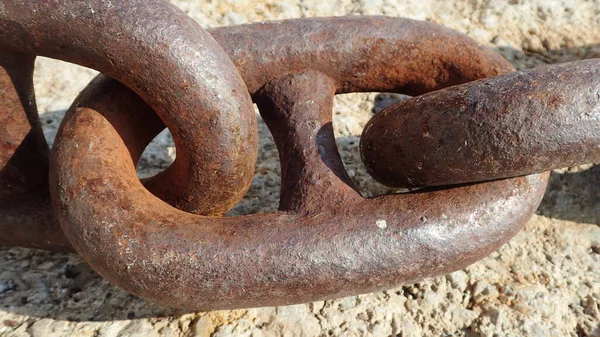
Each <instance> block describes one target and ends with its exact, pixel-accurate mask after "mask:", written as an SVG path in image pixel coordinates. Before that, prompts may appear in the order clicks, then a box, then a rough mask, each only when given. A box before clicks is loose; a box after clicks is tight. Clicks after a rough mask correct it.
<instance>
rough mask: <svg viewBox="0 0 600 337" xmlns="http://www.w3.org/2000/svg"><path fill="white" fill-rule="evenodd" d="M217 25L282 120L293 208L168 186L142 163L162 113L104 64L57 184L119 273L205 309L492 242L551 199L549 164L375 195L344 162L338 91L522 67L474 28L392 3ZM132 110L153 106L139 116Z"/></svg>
mask: <svg viewBox="0 0 600 337" xmlns="http://www.w3.org/2000/svg"><path fill="white" fill-rule="evenodd" d="M210 32H211V34H213V36H214V37H215V38H216V40H217V41H218V42H219V43H220V44H221V46H222V47H223V48H224V50H225V51H226V52H227V53H228V55H229V57H230V58H231V60H232V61H233V63H234V64H235V65H236V66H237V67H238V69H239V70H240V73H241V74H242V76H243V78H244V81H245V83H246V84H247V86H248V90H249V92H250V94H251V95H252V96H253V98H254V100H255V101H256V103H257V104H258V106H259V109H260V111H261V114H262V115H263V117H264V119H265V121H266V122H267V124H268V126H269V128H270V129H271V132H272V133H273V135H274V138H275V141H276V143H277V147H278V149H279V153H280V157H281V163H282V180H283V182H282V193H281V195H282V197H281V203H280V211H279V212H276V213H273V214H254V215H247V216H240V217H206V216H200V215H194V214H191V213H186V212H182V211H180V210H177V209H176V208H173V207H172V206H170V205H168V204H166V203H164V202H163V201H161V200H160V199H158V198H157V197H155V196H154V195H152V194H151V193H150V192H149V191H148V190H147V189H146V188H144V186H143V185H142V183H141V182H140V181H139V180H138V179H137V175H136V172H135V165H134V164H135V161H136V160H137V158H138V157H139V154H140V153H141V150H142V149H143V148H144V147H145V145H146V143H147V142H148V141H149V140H150V139H151V138H152V135H153V134H154V133H155V132H157V131H159V129H160V127H159V125H158V124H157V123H154V122H152V123H151V124H152V125H153V126H152V130H151V131H144V130H140V131H135V126H136V125H138V123H139V120H136V119H133V118H132V116H135V117H136V118H144V119H146V118H152V117H148V116H149V115H148V114H150V115H151V111H150V110H149V108H148V107H140V108H139V109H138V108H136V107H135V105H136V104H138V103H141V100H139V99H137V100H136V99H135V98H132V94H131V93H129V94H128V93H126V89H125V87H123V86H120V85H119V84H118V83H116V82H114V81H112V80H110V79H107V78H104V77H100V78H97V79H96V80H95V81H94V82H93V83H92V84H91V85H90V86H89V87H88V88H86V90H85V91H84V92H83V93H82V95H81V96H80V97H79V98H78V99H77V100H76V104H75V105H74V106H73V107H72V108H71V109H70V110H69V112H68V113H67V116H66V117H65V120H64V121H63V125H62V127H61V130H60V132H59V135H58V136H57V140H56V143H55V148H54V150H53V154H52V164H51V184H50V186H51V188H50V189H51V193H52V197H53V202H54V206H55V207H54V208H55V211H56V215H57V217H58V219H59V221H60V223H61V226H62V228H63V230H64V231H65V234H66V235H67V237H68V238H69V240H70V241H71V242H72V243H73V245H74V247H75V248H76V250H77V251H78V252H79V253H80V254H82V256H83V257H84V258H85V259H86V261H87V262H88V263H89V264H90V265H91V266H92V267H93V268H94V269H95V270H96V271H98V272H99V273H100V274H101V275H103V276H104V277H106V278H107V279H108V280H109V281H111V282H112V283H113V284H116V285H118V286H120V287H122V288H124V289H126V290H127V291H129V292H131V293H133V294H135V295H137V296H141V297H145V298H148V299H151V300H153V301H155V302H158V303H161V304H163V305H168V306H176V307H185V308H190V309H202V310H207V309H226V308H242V307H254V306H266V305H279V304H290V303H298V302H307V301H314V300H320V299H325V298H331V297H336V296H344V295H349V294H356V293H363V292H369V291H375V290H380V289H385V288H389V287H392V286H395V285H398V284H402V283H407V282H413V281H416V280H418V279H421V278H423V277H426V276H430V275H437V274H443V273H446V272H449V271H452V270H455V269H459V268H462V267H464V266H467V265H468V264H470V263H472V262H474V261H476V260H478V259H480V258H482V257H484V256H486V255H487V254H489V253H490V252H491V251H493V250H495V249H496V248H497V247H499V246H500V245H501V244H503V243H504V242H506V241H507V240H508V239H509V238H510V237H512V235H514V234H516V233H517V232H518V231H519V230H520V229H521V227H522V225H523V224H524V223H525V222H526V221H527V220H528V219H529V217H530V216H531V214H533V212H534V210H535V208H536V207H537V205H538V203H539V202H540V200H541V197H542V195H543V193H544V190H545V187H546V180H547V174H544V175H532V176H528V177H521V178H514V179H508V180H499V181H494V182H488V183H483V184H477V185H467V186H462V187H456V188H452V189H445V190H438V191H428V192H422V193H412V194H404V195H387V196H381V197H378V198H374V199H365V198H363V197H362V196H361V195H360V194H359V193H358V192H356V191H355V190H354V189H353V185H352V182H351V180H350V179H349V178H348V176H347V174H346V172H345V170H344V168H343V164H342V162H341V159H340V156H339V153H338V152H337V148H336V145H335V140H334V136H333V128H332V125H331V117H332V116H331V106H332V100H333V95H334V94H335V93H342V92H354V91H372V90H393V91H398V92H402V93H410V94H421V93H425V92H428V91H431V90H435V89H440V88H443V87H446V86H450V85H454V84H458V83H462V82H466V81H471V80H476V79H480V78H484V77H488V76H495V75H499V74H503V73H507V72H510V71H512V67H511V66H510V64H509V63H508V62H507V61H506V60H504V59H503V58H502V57H500V56H499V55H498V54H496V53H494V52H493V51H491V50H489V49H487V48H484V47H481V46H480V45H479V44H477V43H476V42H474V41H473V40H471V39H469V38H467V37H466V36H464V35H461V34H458V33H456V32H454V31H451V30H449V29H445V28H442V27H439V26H436V25H433V24H430V23H424V22H417V21H412V20H406V19H398V18H384V17H349V18H327V19H302V20H289V21H281V22H273V23H262V24H252V25H243V26H236V27H225V28H219V29H215V30H211V31H210ZM387 69H391V70H392V71H387ZM122 109H123V110H122ZM126 110H135V111H137V112H136V113H135V114H130V115H127V117H125V115H124V114H123V112H124V111H126ZM154 121H155V122H157V121H158V120H156V119H154ZM90 147H92V148H93V151H89V148H90Z"/></svg>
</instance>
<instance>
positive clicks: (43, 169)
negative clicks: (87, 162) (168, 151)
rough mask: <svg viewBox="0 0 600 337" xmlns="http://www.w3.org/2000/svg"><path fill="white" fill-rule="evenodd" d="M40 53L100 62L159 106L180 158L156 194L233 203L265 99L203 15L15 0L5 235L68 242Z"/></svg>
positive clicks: (4, 58) (23, 241)
mask: <svg viewBox="0 0 600 337" xmlns="http://www.w3.org/2000/svg"><path fill="white" fill-rule="evenodd" d="M133 22H135V24H132V23H133ZM36 55H44V56H49V57H53V58H58V59H61V60H65V61H69V62H74V63H78V64H81V65H84V66H89V67H91V68H94V69H97V70H99V71H101V72H103V73H105V74H107V75H109V76H111V77H113V78H116V79H118V80H120V81H121V82H123V83H125V84H126V85H127V86H129V87H131V88H132V89H134V91H135V92H137V93H138V94H139V95H140V96H141V97H142V98H143V99H144V100H145V101H146V102H148V103H150V104H151V105H152V106H153V108H154V109H155V111H157V113H158V115H159V116H161V118H162V119H163V120H164V121H165V123H166V124H167V125H168V126H169V127H170V128H171V130H173V134H174V137H175V142H176V144H177V146H178V148H179V149H180V151H179V155H178V157H177V161H176V162H175V163H174V165H172V166H171V167H170V169H169V170H168V171H166V172H165V173H164V174H163V175H161V176H160V177H157V179H155V181H154V182H155V183H154V184H153V185H152V187H151V188H152V191H153V192H154V193H155V194H157V195H159V196H161V197H163V198H164V199H165V200H167V201H169V202H170V203H172V204H174V205H177V206H178V207H180V208H182V209H185V210H188V211H197V212H201V213H205V214H222V213H223V212H225V211H226V210H227V209H229V208H230V207H231V206H232V205H234V204H235V203H236V202H237V201H239V200H240V199H241V198H242V197H243V195H244V193H245V192H246V190H247V189H248V187H249V185H250V182H251V179H252V176H253V174H252V172H253V170H254V163H255V161H256V156H257V132H256V120H255V116H254V110H253V108H252V104H251V100H250V97H249V96H248V94H247V91H246V89H245V86H244V84H243V82H242V80H241V78H240V76H239V74H238V73H237V71H236V70H235V68H234V66H233V64H232V63H231V61H230V60H229V59H228V58H227V56H226V55H225V53H224V52H223V50H222V49H221V48H220V47H219V46H218V44H217V43H216V42H215V41H214V39H213V38H212V37H211V36H210V35H209V34H208V33H207V32H206V31H204V30H203V29H202V28H201V27H200V26H199V25H198V24H197V23H196V22H195V21H194V20H193V19H191V18H190V17H188V16H187V15H185V14H184V13H183V12H182V11H181V10H179V9H178V8H177V7H175V6H173V5H170V4H169V3H168V2H166V1H159V0H152V1H142V0H134V1H126V2H119V3H112V2H106V1H101V0H93V1H84V2H71V1H59V0H53V1H41V2H31V1H19V0H14V1H5V2H3V3H2V7H1V10H0V67H1V68H2V70H3V71H2V72H0V75H1V76H2V84H3V85H4V87H3V95H6V96H7V103H8V104H6V105H5V106H3V107H2V108H1V109H2V114H1V117H0V118H2V119H3V121H4V119H8V120H7V121H6V122H7V123H6V124H3V126H4V125H6V127H5V128H6V131H4V132H3V133H2V134H0V136H2V143H0V144H2V148H1V150H2V155H1V156H0V171H1V172H2V173H1V174H0V175H1V176H2V178H0V181H2V185H1V186H0V187H1V188H2V189H3V192H2V193H1V194H0V200H1V202H0V211H2V212H0V229H2V232H3V233H6V235H3V236H2V237H0V243H4V244H9V243H11V242H12V243H16V244H19V245H23V246H27V247H35V248H51V249H69V247H68V243H67V241H66V240H65V239H64V236H63V235H62V233H60V232H58V233H57V231H58V225H57V224H56V223H55V222H54V221H53V216H51V212H50V205H49V200H48V189H47V182H46V181H47V177H48V173H47V167H48V163H47V151H48V150H47V145H46V144H45V141H44V140H43V136H42V135H41V128H40V126H39V121H38V117H37V112H36V109H35V101H34V98H33V97H34V94H33V90H32V88H33V86H32V80H31V74H32V69H33V60H34V58H35V56H36ZM139 55H143V57H139ZM207 65H209V66H207ZM17 98H18V99H17ZM200 98H202V99H200ZM19 102H20V105H21V106H22V108H19ZM3 104H4V101H3ZM25 115H26V116H25ZM25 117H27V120H26V119H25ZM27 121H28V123H29V125H27ZM138 127H139V126H138ZM29 130H31V132H30V133H29V135H28V132H29ZM199 134H201V135H204V138H203V137H198V135H199ZM26 135H27V137H26V138H25V136H26ZM21 139H24V141H22V140H21ZM90 151H92V149H90ZM28 158H29V159H28ZM31 158H33V159H31ZM36 162H40V164H39V165H38V164H37V163H36ZM11 172H13V173H11ZM14 172H19V175H20V176H19V177H16V178H13V177H14ZM6 179H9V180H10V181H9V182H8V183H7V182H5V180H6ZM7 184H10V185H11V186H10V187H7ZM15 186H20V187H19V188H17V187H15ZM4 191H6V192H4ZM25 191H27V192H28V193H25ZM26 194H27V195H26ZM24 232H25V233H26V232H31V233H39V236H38V234H31V235H30V236H29V237H27V235H25V236H23V234H22V233H24ZM54 239H56V240H57V241H58V242H54V241H53V240H54Z"/></svg>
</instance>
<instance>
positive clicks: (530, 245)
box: [0, 0, 600, 337]
mask: <svg viewBox="0 0 600 337" xmlns="http://www.w3.org/2000/svg"><path fill="white" fill-rule="evenodd" d="M173 2H174V3H175V4H176V5H178V6H180V7H181V8H182V9H184V10H185V11H186V12H187V13H189V14H190V15H191V16H193V17H194V18H195V19H196V20H198V21H199V22H200V24H201V25H203V26H205V27H210V26H218V25H229V24H237V23H244V22H252V21H262V20H270V19H282V18H294V17H304V16H330V15H361V14H385V15H393V16H405V17H410V18H414V19H421V20H428V21H432V22H436V23H440V24H443V25H445V26H448V27H450V28H453V29H456V30H458V31H461V32H464V33H467V34H469V35H470V36H472V37H473V38H475V39H477V40H478V41H480V42H481V43H483V44H486V45H490V46H492V47H493V48H495V49H496V50H498V51H499V52H500V53H501V54H502V55H504V56H505V57H506V58H507V59H509V60H510V61H511V62H512V63H513V64H514V65H515V66H516V67H517V68H529V67H534V66H538V65H543V64H547V63H560V62H566V61H572V60H578V59H583V58H592V57H600V28H598V27H600V1H598V0H595V1H591V0H589V1H584V0H562V1H561V0H511V1H501V0H471V1H460V0H454V1H434V0H406V1H395V0H339V1H331V2H323V1H317V0H299V1H270V0H269V1H260V2H255V1H249V0H227V1H217V0H208V1H191V0H190V1H184V0H177V1H173ZM94 74H95V72H94V71H91V70H88V69H83V68H81V67H77V66H73V65H69V64H66V63H62V62H59V61H54V60H48V59H43V58H40V59H39V60H38V62H37V68H36V76H35V83H36V90H37V95H38V98H37V99H38V105H39V110H40V113H41V117H42V122H43V125H44V128H45V134H46V136H47V138H48V139H49V140H50V141H51V140H52V139H53V137H54V135H55V133H56V129H57V127H58V125H59V123H60V120H61V118H62V115H63V114H64V111H65V109H66V108H67V107H68V106H69V104H70V102H71V101H72V100H73V98H74V97H75V96H76V95H77V93H78V91H79V90H81V88H83V86H85V84H86V83H87V81H89V80H90V79H91V77H92V76H93V75H94ZM401 98H402V97H401V96H399V95H394V94H376V93H372V94H352V95H343V96H338V97H337V98H336V105H335V108H334V116H335V118H334V125H335V131H336V136H337V137H338V138H337V141H338V146H339V149H340V151H341V153H342V157H343V160H344V163H345V164H346V167H347V170H348V172H349V173H350V176H351V177H352V178H353V179H355V180H356V181H357V182H358V185H359V186H360V189H361V190H362V191H363V192H364V193H365V194H367V195H373V194H380V193H383V192H385V191H387V189H386V188H384V187H382V186H381V185H377V184H376V183H374V182H373V180H372V179H370V178H369V177H368V175H367V174H366V173H365V170H364V168H363V167H362V165H361V164H360V156H359V152H358V140H359V135H360V133H361V131H362V128H363V126H364V124H365V123H366V121H367V120H368V119H369V118H370V116H371V115H372V113H373V112H376V111H379V110H380V109H381V108H382V107H383V106H386V105H389V104H390V103H391V102H394V101H396V100H399V99H401ZM259 130H260V137H261V142H260V150H259V151H260V154H259V164H258V166H257V170H256V176H255V179H254V182H253V184H252V187H251V190H250V192H249V193H248V195H247V196H246V198H245V199H244V201H243V202H241V203H240V204H239V205H238V206H237V207H236V208H235V209H234V210H233V211H232V212H231V214H244V213H256V212H270V211H273V210H275V209H276V208H277V203H278V201H277V200H278V195H279V191H278V187H279V183H280V178H279V173H280V170H279V164H278V158H277V152H276V149H275V147H274V145H273V142H272V139H271V138H270V135H269V132H268V130H267V128H266V127H265V125H264V123H261V124H260V127H259ZM174 154H175V150H174V148H173V147H172V141H171V138H170V136H169V135H168V133H163V134H162V135H161V136H159V137H158V138H157V140H156V141H155V143H154V144H152V145H151V146H150V147H149V149H148V150H147V152H146V156H145V157H144V159H143V160H142V161H141V163H140V165H139V168H140V175H143V176H148V175H152V174H155V173H156V172H158V171H160V170H162V169H164V168H165V167H166V166H168V165H169V163H170V162H171V160H172V158H173V156H174ZM599 186H600V169H598V168H597V167H593V166H590V165H588V166H584V167H578V168H569V169H563V170H557V171H555V172H553V174H552V177H551V182H550V187H549V189H548V192H547V194H546V197H545V199H544V201H543V202H542V205H541V206H540V208H539V210H538V215H536V216H534V217H533V219H531V221H530V222H529V223H528V224H527V226H526V228H525V230H524V231H522V232H521V233H520V234H518V235H517V236H516V237H515V238H514V239H513V240H511V241H510V242H509V243H508V244H506V245H505V246H504V247H502V248H501V249H500V250H499V251H497V252H495V253H493V254H492V255H491V256H490V257H488V258H486V259H484V260H482V261H480V262H479V263H476V264H474V265H472V266H470V267H468V268H467V269H465V270H463V271H457V272H455V273H452V274H450V275H446V276H441V277H436V278H430V279H427V280H425V281H423V282H420V283H417V284H413V285H406V286H404V287H400V288H397V289H391V290H389V291H385V292H381V293H373V294H366V295H360V296H354V297H348V298H342V299H336V300H331V301H325V302H315V303H308V304H301V305H295V306H288V307H276V308H259V309H250V310H234V311H215V312H208V313H202V312H198V313H190V312H183V311H178V310H173V309H168V308H162V307H158V306H156V305H153V304H151V303H148V302H146V301H143V300H140V299H137V298H135V297H133V296H131V295H128V294H127V293H125V292H124V291H122V290H120V289H118V288H115V287H113V286H111V285H110V284H108V283H107V282H106V281H104V280H103V279H101V278H100V277H99V276H98V275H96V274H95V273H94V272H93V271H92V270H91V269H90V268H89V267H88V266H87V265H86V264H85V263H84V262H83V261H82V260H81V259H80V258H79V257H78V256H77V255H67V254H55V253H49V252H43V251H35V250H27V249H19V248H0V303H1V307H0V336H98V337H100V336H102V337H104V336H185V337H187V336H256V337H258V336H265V337H266V336H403V337H406V336H440V335H445V336H600V328H599V323H600V304H599V302H600V281H598V280H599V279H600V278H599V276H600V228H599V227H598V224H599V223H600V187H599Z"/></svg>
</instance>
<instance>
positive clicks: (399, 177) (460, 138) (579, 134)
mask: <svg viewBox="0 0 600 337" xmlns="http://www.w3.org/2000/svg"><path fill="white" fill-rule="evenodd" d="M598 144H600V60H597V59H595V60H584V61H576V62H572V63H565V64H560V65H555V66H549V67H543V68H537V69H533V70H526V71H520V72H516V73H512V74H507V75H503V76H498V77H494V78H489V79H484V80H480V81H475V82H470V83H467V84H463V85H458V86H454V87H451V88H446V89H443V90H439V91H436V92H432V93H429V94H426V95H422V96H419V97H415V98H412V99H409V100H406V101H404V102H400V103H398V104H395V105H393V106H391V107H389V108H388V109H385V110H383V111H382V112H381V113H379V114H377V115H376V116H375V117H373V118H372V119H371V120H370V121H369V123H368V124H367V126H366V127H365V129H364V132H363V135H362V137H361V154H362V157H363V161H364V162H365V165H366V167H367V168H368V171H369V173H370V174H371V175H372V176H373V177H374V178H375V179H377V180H378V181H380V182H381V183H383V184H386V185H389V186H398V187H399V186H403V187H408V186H438V185H449V184H460V183H466V182H473V181H485V180H492V179H498V178H506V177H515V176H521V175H525V174H531V173H534V172H544V171H548V170H551V169H555V168H561V167H567V166H575V165H581V164H587V163H593V162H598V161H600V147H599V146H598Z"/></svg>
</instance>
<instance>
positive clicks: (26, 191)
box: [0, 53, 72, 251]
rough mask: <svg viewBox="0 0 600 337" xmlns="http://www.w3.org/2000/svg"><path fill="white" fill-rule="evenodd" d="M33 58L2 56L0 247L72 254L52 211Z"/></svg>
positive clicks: (0, 77) (47, 152)
mask: <svg viewBox="0 0 600 337" xmlns="http://www.w3.org/2000/svg"><path fill="white" fill-rule="evenodd" d="M33 61H34V58H33V57H32V56H28V55H23V54H8V53H6V54H2V53H0V102H1V104H0V233H1V234H0V245H15V246H21V247H30V248H44V249H51V250H61V251H62V250H71V249H72V248H71V246H70V244H69V242H68V241H67V239H66V237H65V236H64V234H63V233H62V231H61V230H60V227H59V225H58V222H57V221H56V220H55V217H54V214H53V212H52V208H51V207H50V202H49V198H50V193H49V191H48V156H49V151H48V145H47V144H46V140H45V139H44V135H43V134H42V128H41V126H40V122H39V118H38V114H37V109H36V105H35V98H34V95H33V81H32V73H33Z"/></svg>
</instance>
